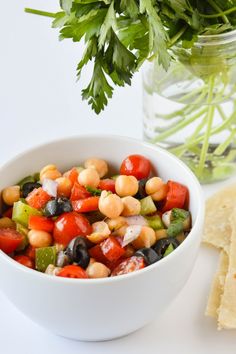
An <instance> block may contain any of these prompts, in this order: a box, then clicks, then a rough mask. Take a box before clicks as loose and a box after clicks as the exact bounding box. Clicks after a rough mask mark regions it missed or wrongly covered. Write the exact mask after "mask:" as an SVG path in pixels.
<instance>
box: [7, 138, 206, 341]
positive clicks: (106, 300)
mask: <svg viewBox="0 0 236 354" xmlns="http://www.w3.org/2000/svg"><path fill="white" fill-rule="evenodd" d="M134 153H136V154H142V155H144V156H146V157H147V158H149V159H150V160H151V162H152V165H153V166H154V167H155V168H156V170H157V171H158V174H159V175H160V176H161V177H162V178H163V179H164V180H168V179H173V180H176V181H178V182H181V183H183V184H185V185H186V186H188V188H189V191H190V210H191V213H192V219H193V228H192V230H191V232H190V234H189V235H188V237H187V238H186V240H185V241H184V242H183V243H182V244H181V245H180V246H179V247H178V248H177V249H176V250H175V251H174V252H173V253H171V254H170V255H169V256H168V257H166V258H164V259H162V260H161V261H159V262H157V263H155V264H153V265H151V266H149V267H146V268H144V269H143V270H140V271H137V272H134V273H131V274H128V275H125V276H118V277H114V278H106V279H94V280H92V279H90V280H84V279H67V278H60V277H52V276H48V275H45V274H42V273H40V272H37V271H34V270H30V269H28V268H26V267H24V266H22V265H20V264H19V263H17V262H15V261H13V260H12V259H11V258H10V257H8V256H7V255H5V254H4V253H3V252H1V251H0V289H1V290H2V291H3V292H4V293H5V295H6V296H7V297H8V299H9V300H10V301H11V302H12V303H13V304H14V305H15V306H16V307H17V308H18V309H19V310H20V311H22V312H23V313H24V314H25V315H26V316H28V317H29V318H30V319H31V320H33V321H35V322H36V323H38V324H39V325H41V326H43V327H45V328H47V329H49V330H50V331H52V332H54V333H56V334H58V335H61V336H64V337H68V338H73V339H79V340H86V341H96V340H108V339H113V338H117V337H120V336H124V335H127V334H129V333H131V332H133V331H135V330H137V329H139V328H141V327H143V326H144V325H146V324H147V323H149V322H150V321H151V320H153V319H155V318H156V317H157V316H158V315H160V314H161V313H162V312H163V311H164V310H165V309H166V308H167V307H168V305H169V304H170V303H171V301H172V300H173V299H174V298H175V297H176V296H177V294H178V293H179V291H180V290H181V289H182V288H183V286H184V285H185V283H186V281H187V279H188V277H189V275H190V274H191V271H192V268H193V265H194V262H195V259H196V255H197V251H198V248H199V244H200V237H201V230H202V226H203V216H204V203H203V197H202V192H201V187H200V185H199V183H198V181H197V179H196V178H195V176H194V175H193V174H192V172H191V171H190V170H189V169H188V168H187V167H186V166H185V165H184V164H183V163H182V162H181V161H179V160H178V159H177V158H176V157H174V156H173V155H171V154H170V153H168V152H166V151H164V150H162V149H160V148H158V147H155V146H153V145H150V144H147V143H144V142H141V141H137V140H134V139H129V138H123V137H117V136H80V137H72V138H67V139H63V140H58V141H55V142H51V143H48V144H45V145H42V146H39V147H36V148H34V149H30V150H28V151H27V152H25V153H23V154H21V155H19V156H17V157H16V158H14V159H13V160H11V161H10V162H9V163H7V164H6V165H5V166H3V167H2V168H1V169H0V190H2V189H3V188H4V187H6V186H9V185H11V184H14V183H16V181H18V180H19V179H21V178H23V177H24V176H27V175H29V174H31V173H33V172H35V171H38V170H39V169H40V168H41V167H43V166H44V165H46V164H49V163H54V164H56V165H58V167H59V169H61V170H66V169H68V168H70V167H71V166H73V165H78V164H80V163H82V162H83V161H84V160H85V159H86V158H88V157H91V156H97V157H100V158H103V159H105V160H106V161H108V163H109V164H110V165H111V166H114V167H116V168H118V167H119V166H120V163H121V161H122V160H123V159H124V158H125V157H126V156H128V155H130V154H134ZM183 311H184V309H183ZM173 320H174V319H173Z"/></svg>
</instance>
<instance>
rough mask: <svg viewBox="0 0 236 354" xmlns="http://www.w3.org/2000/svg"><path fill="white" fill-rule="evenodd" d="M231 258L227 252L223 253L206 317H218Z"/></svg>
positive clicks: (212, 285)
mask: <svg viewBox="0 0 236 354" xmlns="http://www.w3.org/2000/svg"><path fill="white" fill-rule="evenodd" d="M228 265H229V258H228V255H227V253H226V252H224V251H221V253H220V260H219V265H218V269H217V272H216V274H215V276H214V278H213V281H212V284H211V290H210V294H209V297H208V302H207V307H206V311H205V315H206V316H210V317H215V318H217V317H218V308H219V306H220V302H221V296H222V294H223V292H224V283H225V277H226V274H227V271H228Z"/></svg>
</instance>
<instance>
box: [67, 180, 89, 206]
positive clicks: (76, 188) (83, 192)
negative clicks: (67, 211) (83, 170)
mask: <svg viewBox="0 0 236 354" xmlns="http://www.w3.org/2000/svg"><path fill="white" fill-rule="evenodd" d="M89 197H91V194H90V193H89V192H88V191H87V189H86V188H85V187H83V186H81V185H80V184H79V183H78V182H75V183H74V185H73V187H72V190H71V196H70V200H71V201H74V200H80V199H86V198H89Z"/></svg>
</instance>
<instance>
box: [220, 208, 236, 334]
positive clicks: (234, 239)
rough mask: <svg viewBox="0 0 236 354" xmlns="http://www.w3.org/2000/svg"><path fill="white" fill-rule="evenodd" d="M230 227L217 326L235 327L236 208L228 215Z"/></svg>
mask: <svg viewBox="0 0 236 354" xmlns="http://www.w3.org/2000/svg"><path fill="white" fill-rule="evenodd" d="M230 223H231V228H232V234H231V243H230V249H229V269H228V273H227V275H226V278H225V284H224V293H223V295H222V297H221V304H220V307H219V309H218V328H219V329H221V328H227V329H235V328H236V210H235V209H234V210H233V213H232V215H231V217H230Z"/></svg>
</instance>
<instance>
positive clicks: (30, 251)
mask: <svg viewBox="0 0 236 354" xmlns="http://www.w3.org/2000/svg"><path fill="white" fill-rule="evenodd" d="M24 255H25V256H27V257H29V258H30V259H31V260H32V261H34V260H35V248H34V247H32V246H31V245H29V246H28V247H27V248H26V250H25V251H24Z"/></svg>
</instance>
